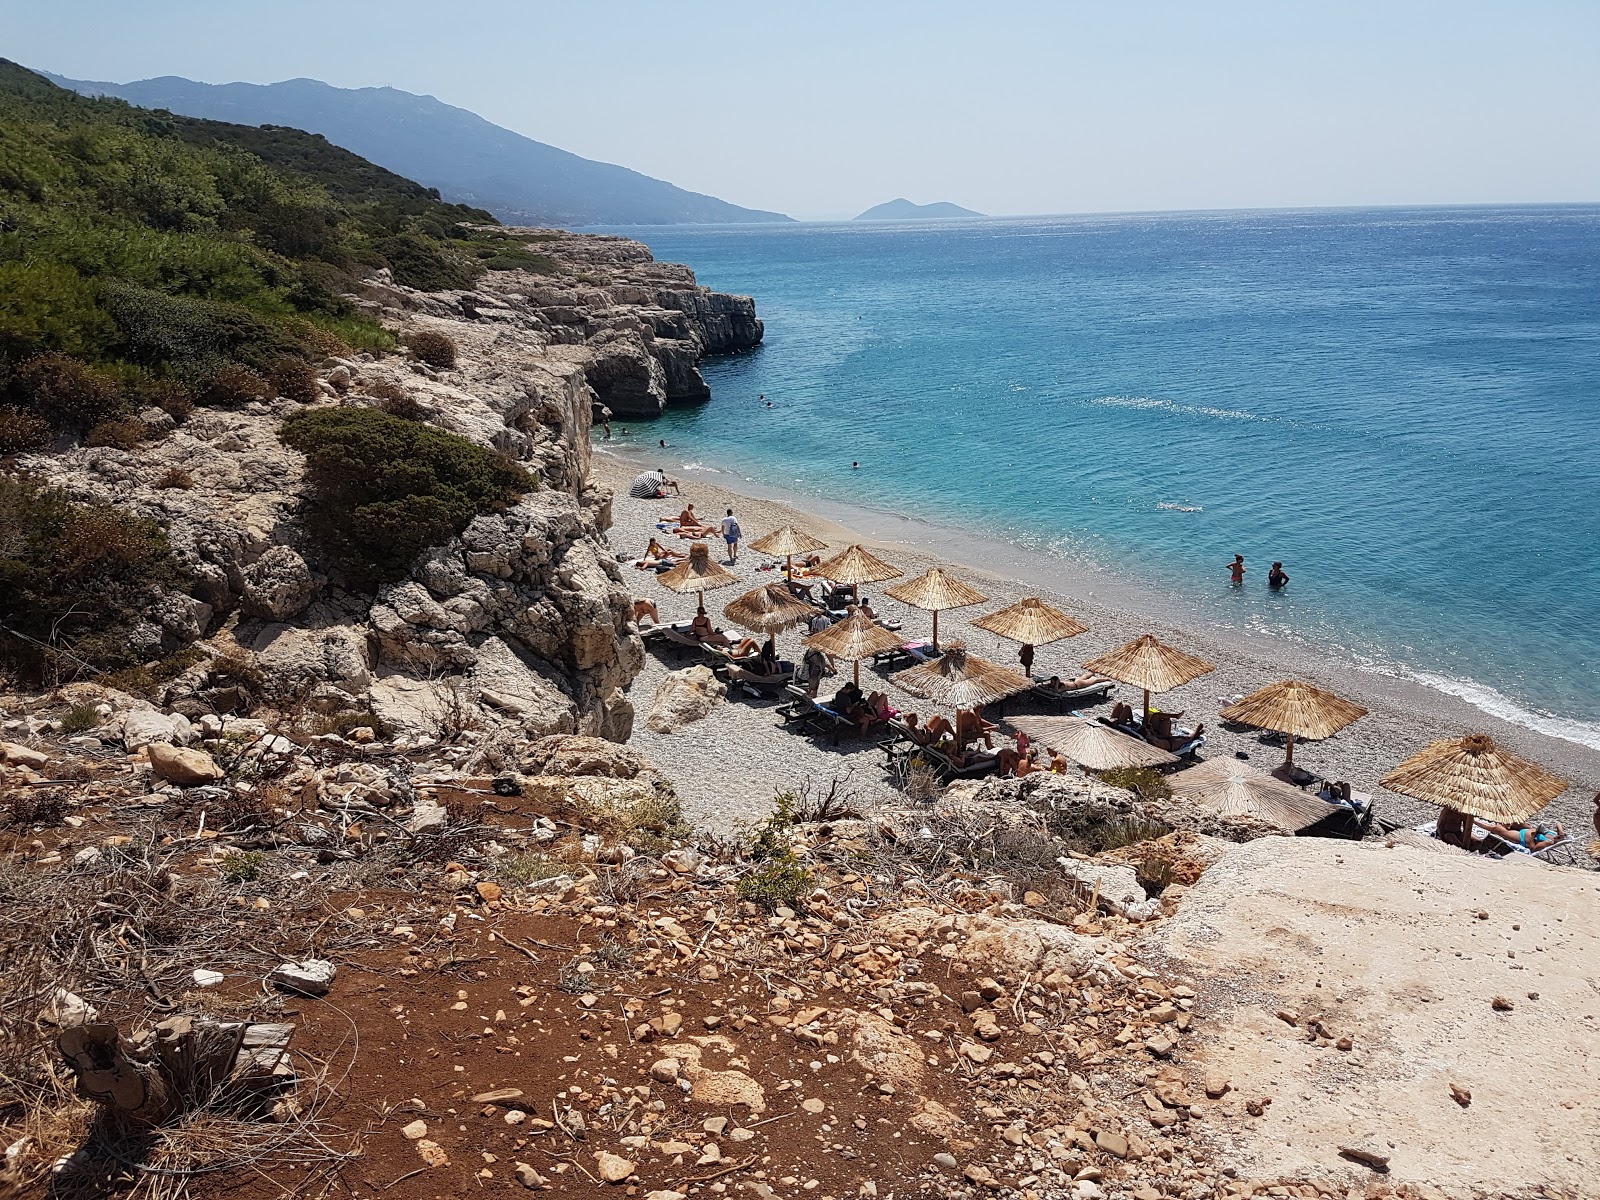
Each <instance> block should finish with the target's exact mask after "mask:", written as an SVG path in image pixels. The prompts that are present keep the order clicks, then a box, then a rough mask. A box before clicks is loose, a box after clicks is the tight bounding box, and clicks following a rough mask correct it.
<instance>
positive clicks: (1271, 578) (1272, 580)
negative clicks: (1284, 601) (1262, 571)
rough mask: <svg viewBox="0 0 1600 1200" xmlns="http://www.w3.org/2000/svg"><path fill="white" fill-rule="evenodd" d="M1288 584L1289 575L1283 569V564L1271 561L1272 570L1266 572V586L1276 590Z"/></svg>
mask: <svg viewBox="0 0 1600 1200" xmlns="http://www.w3.org/2000/svg"><path fill="white" fill-rule="evenodd" d="M1288 584H1289V576H1288V573H1287V572H1285V571H1284V569H1283V564H1282V563H1281V562H1275V563H1273V564H1272V570H1270V571H1268V572H1267V586H1268V587H1269V588H1272V589H1273V590H1274V591H1277V590H1278V589H1280V588H1284V587H1287V586H1288Z"/></svg>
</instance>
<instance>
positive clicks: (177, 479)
mask: <svg viewBox="0 0 1600 1200" xmlns="http://www.w3.org/2000/svg"><path fill="white" fill-rule="evenodd" d="M156 486H157V487H158V488H182V489H184V490H185V491H187V490H188V489H189V488H192V487H193V486H194V476H193V475H191V474H189V472H187V471H185V470H184V469H183V468H182V467H168V468H167V469H166V470H165V471H164V472H163V473H162V475H161V478H160V479H158V480H156Z"/></svg>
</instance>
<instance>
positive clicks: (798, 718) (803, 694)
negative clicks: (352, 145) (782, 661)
mask: <svg viewBox="0 0 1600 1200" xmlns="http://www.w3.org/2000/svg"><path fill="white" fill-rule="evenodd" d="M783 691H784V695H785V696H787V697H788V699H787V700H785V701H784V703H783V704H781V705H779V707H778V712H779V714H780V715H781V716H782V717H783V723H784V724H785V725H791V724H796V723H798V724H800V725H802V726H804V727H805V728H808V729H815V730H818V731H820V732H823V733H826V734H827V735H828V742H829V744H830V745H834V746H837V745H838V744H839V731H840V730H841V729H850V730H854V731H855V732H857V733H859V732H860V730H861V727H860V726H859V725H857V724H856V723H855V722H854V721H852V720H851V719H850V718H849V717H847V716H845V715H844V714H843V713H839V712H835V711H834V710H833V709H831V708H829V707H828V706H827V704H826V703H824V702H823V701H820V700H818V699H816V698H815V697H813V696H812V695H810V694H809V693H808V692H807V691H806V690H805V689H804V688H802V687H796V686H795V685H794V684H790V685H788V686H787V687H785V688H784V689H783Z"/></svg>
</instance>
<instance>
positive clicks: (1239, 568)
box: [1228, 554, 1289, 592]
mask: <svg viewBox="0 0 1600 1200" xmlns="http://www.w3.org/2000/svg"><path fill="white" fill-rule="evenodd" d="M1244 570H1245V568H1244V555H1242V554H1235V555H1234V556H1233V561H1232V562H1231V563H1229V564H1228V582H1230V583H1232V584H1233V585H1234V586H1236V587H1242V586H1243V585H1244ZM1267 586H1268V587H1269V588H1271V589H1272V590H1273V591H1275V592H1281V591H1282V590H1283V589H1284V588H1286V587H1288V586H1289V575H1288V572H1286V571H1285V570H1284V569H1283V564H1282V563H1281V562H1275V563H1273V564H1272V569H1271V570H1270V571H1268V572H1267Z"/></svg>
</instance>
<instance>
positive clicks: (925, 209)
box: [851, 196, 985, 221]
mask: <svg viewBox="0 0 1600 1200" xmlns="http://www.w3.org/2000/svg"><path fill="white" fill-rule="evenodd" d="M984 215H985V214H984V213H981V212H973V211H972V209H970V208H962V207H961V206H960V205H959V204H951V203H950V202H949V201H948V200H935V201H934V202H933V203H932V204H913V203H912V202H911V201H910V200H907V199H906V198H905V197H904V196H898V197H896V198H895V199H893V200H886V201H884V203H882V204H874V205H873V206H872V207H871V208H869V209H867V211H866V212H864V213H861V214H859V215H858V216H855V217H852V218H851V219H852V220H855V221H956V220H961V219H963V218H971V217H982V216H984Z"/></svg>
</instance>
